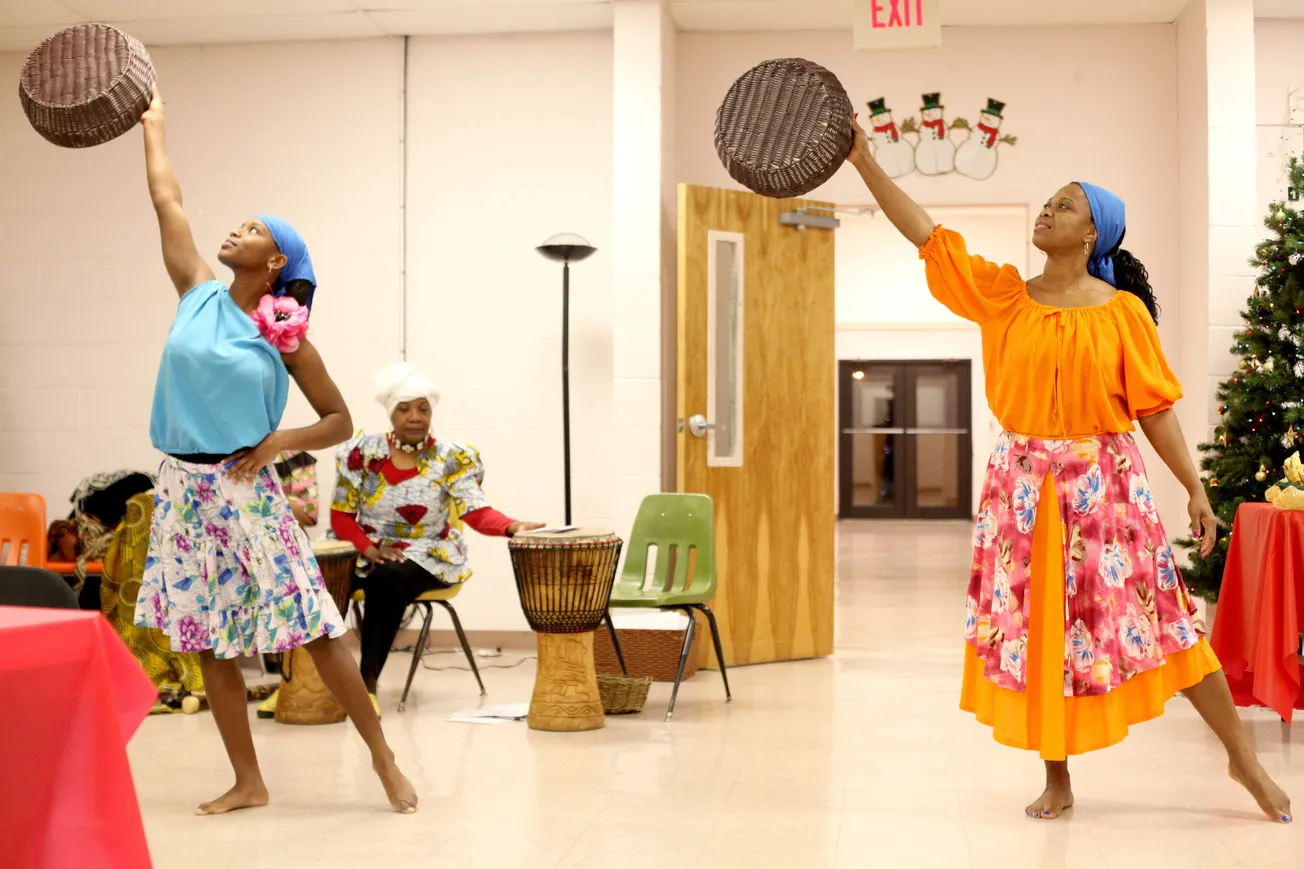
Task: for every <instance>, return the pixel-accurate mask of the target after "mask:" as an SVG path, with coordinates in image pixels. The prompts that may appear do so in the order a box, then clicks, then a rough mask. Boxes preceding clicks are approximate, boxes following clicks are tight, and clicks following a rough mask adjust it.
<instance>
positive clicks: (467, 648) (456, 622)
mask: <svg viewBox="0 0 1304 869" xmlns="http://www.w3.org/2000/svg"><path fill="white" fill-rule="evenodd" d="M436 603H438V604H439V605H440V606H442V607H443V608H444V609H446V610H448V615H449V617H450V618H452V620H453V630H454V631H456V632H457V639H458V642H460V643H461V644H462V652H463V654H465V655H466V662H467V663H468V664H470V665H471V672H472V673H474V674H475V681H477V682H479V683H480V696H481V697H483V696H485V695H486V694H488V693H489V692H488V691H486V690H484V680H483V679H481V678H480V668H479V667H477V666H476V665H475V654H474V653H473V652H472V651H471V644H470V643H469V642H467V639H466V631H464V630H462V620H461V619H459V618H458V617H457V610H455V609H453V605H452V604H450V603H449V602H448V601H446V600H441V601H436Z"/></svg>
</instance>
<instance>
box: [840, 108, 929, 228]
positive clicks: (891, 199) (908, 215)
mask: <svg viewBox="0 0 1304 869" xmlns="http://www.w3.org/2000/svg"><path fill="white" fill-rule="evenodd" d="M851 127H852V129H853V130H855V133H856V140H855V143H854V144H853V145H852V146H851V153H850V154H849V155H848V156H847V162H848V163H850V164H851V165H852V166H855V167H856V171H857V172H859V173H860V177H861V178H863V179H864V181H865V186H866V187H868V188H869V192H870V193H872V194H873V195H874V201H875V202H877V203H878V207H879V208H882V209H883V213H884V214H885V215H887V219H888V220H890V221H892V225H893V226H895V227H896V228H897V231H898V232H900V233H901V234H902V235H904V236H905V237H906V238H907V239H908V240H909V241H910V243H911V244H913V245H914V246H915V247H923V246H924V243H925V242H926V241H928V237H929V236H930V235H932V234H933V228H934V227H935V226H936V224H934V223H933V219H932V218H931V217H929V216H928V212H927V211H924V209H923V208H921V207H920V206H919V204H918V203H917V202H915V201H914V200H913V199H911V198H910V197H909V196H907V195H906V193H905V191H904V190H902V189H901V188H900V187H898V186H897V183H896V182H895V181H893V180H892V179H891V178H889V177H887V173H886V172H884V171H883V168H882V167H881V166H879V165H878V161H877V160H875V159H874V156H873V155H872V154H871V153H870V152H869V139H868V138H867V137H866V136H865V131H864V130H863V129H862V128H861V126H860V124H859V123H858V122H857V121H856V120H855V118H852V120H851Z"/></svg>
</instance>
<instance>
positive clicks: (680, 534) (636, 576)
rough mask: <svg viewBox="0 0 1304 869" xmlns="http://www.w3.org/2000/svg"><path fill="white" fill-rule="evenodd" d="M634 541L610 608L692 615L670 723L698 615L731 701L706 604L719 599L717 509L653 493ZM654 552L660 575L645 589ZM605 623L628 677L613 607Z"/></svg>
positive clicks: (698, 500) (703, 501)
mask: <svg viewBox="0 0 1304 869" xmlns="http://www.w3.org/2000/svg"><path fill="white" fill-rule="evenodd" d="M630 537H631V540H630V544H629V548H628V549H627V552H628V555H627V556H626V558H625V566H624V568H623V569H622V570H621V572H620V576H619V577H618V578H617V579H616V585H615V588H613V589H612V592H611V607H612V608H620V609H658V610H679V611H682V612H683V613H685V614H686V615H687V616H688V628H687V629H686V630H685V631H684V649H683V651H682V652H681V653H680V655H679V670H678V671H677V672H676V673H675V687H674V689H673V690H672V691H671V694H670V707H669V708H668V709H667V710H666V721H669V720H670V719H671V718H672V717H673V716H674V714H675V698H677V697H678V696H679V682H680V680H682V679H683V677H684V666H685V665H686V664H687V663H688V652H689V649H691V648H692V644H693V630H694V628H695V627H696V624H697V620H696V618H695V617H694V612H695V611H696V612H701V613H702V614H703V615H705V616H706V620H707V623H708V624H710V626H711V640H712V642H714V643H715V657H716V660H718V661H719V662H720V678H722V679H723V680H724V693H725V702H730V701H732V700H733V694H732V693H731V692H730V691H729V673H728V671H727V670H726V669H725V663H724V649H723V648H722V647H721V645H720V628H719V626H718V625H716V622H715V613H713V612H711V608H710V607H709V606H707V602H708V601H710V600H711V598H713V597H715V583H716V578H715V505H714V504H712V502H711V499H710V498H709V497H708V496H706V495H680V494H660V495H649V496H647V497H646V498H644V499H643V504H642V506H641V507H639V510H638V517H637V518H636V519H635V520H634V530H633V533H632V534H631V535H630ZM654 548H655V549H656V552H657V556H656V573H655V575H654V576H653V577H652V580H651V583H650V587H647V588H645V587H644V586H645V585H649V583H648V580H647V577H648V557H649V556H648V553H649V552H650V551H651V550H652V549H654ZM672 567H673V575H671V568H672ZM690 567H691V568H692V575H691V576H690V574H689V569H690ZM690 582H691V585H690ZM606 622H607V631H608V633H609V634H610V635H611V645H612V647H613V648H614V649H615V652H616V660H618V661H619V662H620V669H621V671H622V672H626V673H628V670H626V669H625V656H624V654H623V653H622V652H621V649H620V640H619V639H617V637H616V629H615V627H614V626H613V625H612V623H611V610H610V609H608V610H607V617H606Z"/></svg>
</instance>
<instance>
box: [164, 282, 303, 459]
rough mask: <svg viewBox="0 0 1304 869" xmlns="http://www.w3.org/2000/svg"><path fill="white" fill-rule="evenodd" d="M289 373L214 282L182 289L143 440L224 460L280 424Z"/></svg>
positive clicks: (172, 451) (178, 452)
mask: <svg viewBox="0 0 1304 869" xmlns="http://www.w3.org/2000/svg"><path fill="white" fill-rule="evenodd" d="M289 391H290V375H289V372H288V371H286V369H285V363H284V362H283V361H282V360H281V354H280V353H279V352H278V351H277V349H276V348H275V347H273V346H272V345H271V344H269V343H267V340H266V339H265V338H263V336H262V335H261V334H260V333H259V331H258V327H257V326H255V325H254V321H253V319H252V318H251V317H250V316H249V315H248V314H246V313H245V312H244V311H243V310H241V308H240V306H239V305H237V304H236V303H235V301H234V300H233V299H232V298H231V294H230V292H229V291H228V290H227V287H226V285H225V284H223V283H222V282H221V281H207V282H205V283H202V284H199V285H198V286H195V287H192V288H190V290H188V291H187V292H186V294H185V295H184V296H182V297H181V302H180V304H179V305H178V306H177V316H176V319H175V320H173V321H172V331H170V332H169V333H168V339H167V342H166V343H165V344H164V345H163V358H162V360H161V361H160V362H159V367H158V380H157V381H156V382H155V384H154V408H153V410H152V412H151V413H150V420H149V437H150V440H151V441H153V443H154V448H155V449H157V450H160V451H162V452H164V453H168V454H169V455H195V454H198V453H213V454H221V455H227V454H229V453H233V452H235V451H236V450H240V449H244V448H245V447H252V446H255V445H257V444H258V443H259V442H261V441H262V439H263V438H265V437H267V436H268V435H269V434H271V433H272V432H273V431H275V430H276V427H277V426H278V425H280V424H281V415H282V414H283V413H284V412H285V401H286V398H287V397H288V396H289Z"/></svg>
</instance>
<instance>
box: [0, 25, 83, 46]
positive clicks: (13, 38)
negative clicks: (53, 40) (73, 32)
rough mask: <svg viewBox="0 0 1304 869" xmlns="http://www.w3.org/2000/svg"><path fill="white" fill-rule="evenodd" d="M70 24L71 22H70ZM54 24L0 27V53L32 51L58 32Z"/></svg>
mask: <svg viewBox="0 0 1304 869" xmlns="http://www.w3.org/2000/svg"><path fill="white" fill-rule="evenodd" d="M70 23H71V22H70ZM58 29H59V27H58V25H54V24H34V25H30V26H28V27H0V51H21V52H23V53H24V54H26V53H27V52H30V51H32V49H34V48H36V46H38V45H40V44H41V43H42V42H44V41H45V38H46V37H47V36H50V35H51V34H53V33H54V32H55V31H56V30H58Z"/></svg>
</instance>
